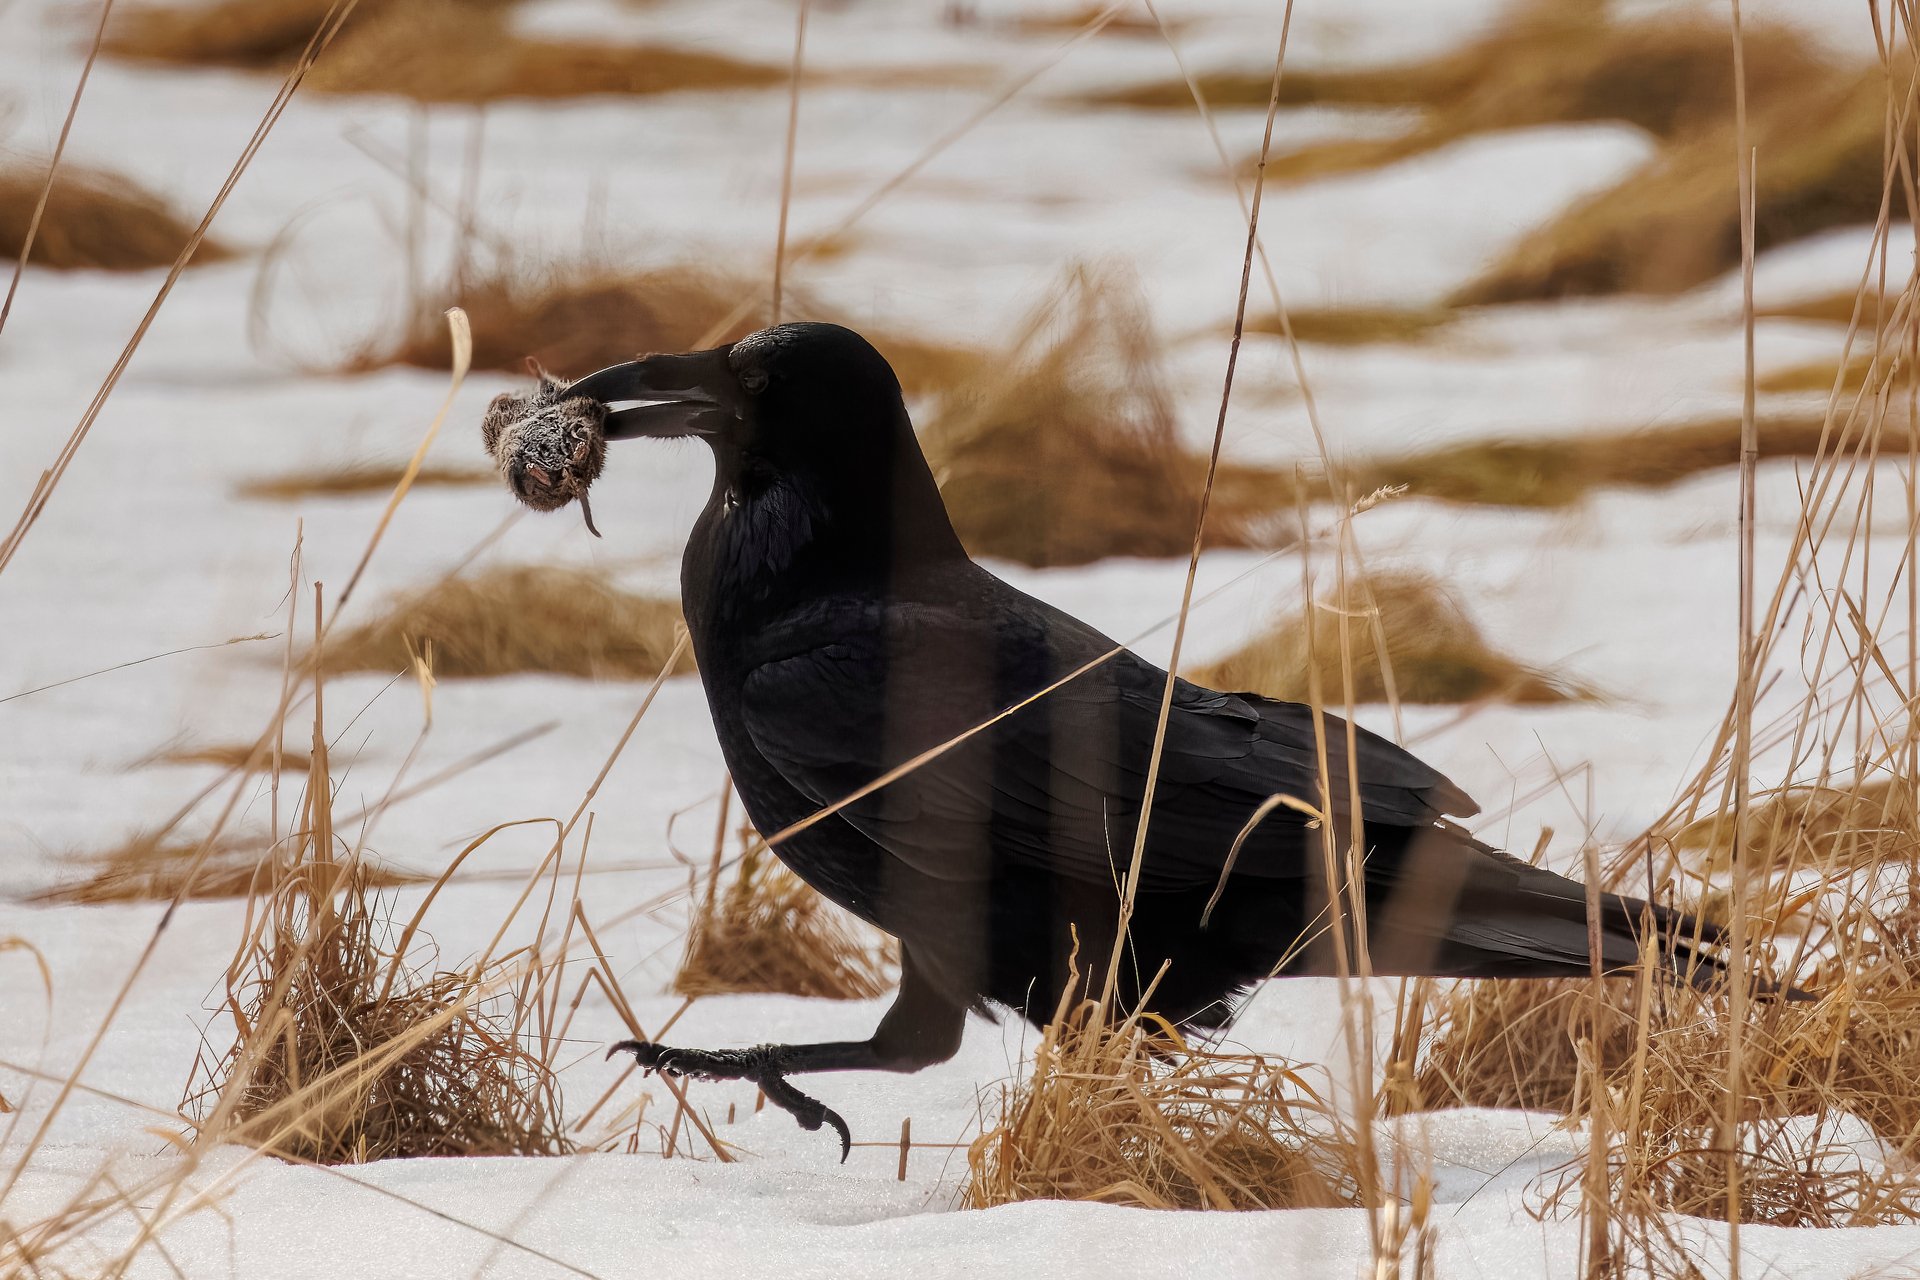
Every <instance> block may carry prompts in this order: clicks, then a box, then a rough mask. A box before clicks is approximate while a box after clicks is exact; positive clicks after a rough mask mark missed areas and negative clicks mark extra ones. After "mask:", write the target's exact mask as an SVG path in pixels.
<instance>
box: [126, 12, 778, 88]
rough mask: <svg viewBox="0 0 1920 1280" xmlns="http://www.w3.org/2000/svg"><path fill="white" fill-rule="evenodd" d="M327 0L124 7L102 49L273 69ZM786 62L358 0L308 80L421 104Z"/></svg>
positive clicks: (753, 71)
mask: <svg viewBox="0 0 1920 1280" xmlns="http://www.w3.org/2000/svg"><path fill="white" fill-rule="evenodd" d="M328 8H329V5H328V4H327V2H326V0H218V2H217V3H214V4H210V5H197V4H195V5H181V6H177V7H176V6H172V5H162V4H151V5H145V6H142V7H140V8H137V9H133V10H130V11H127V12H124V13H122V14H121V15H119V17H118V18H117V20H116V22H115V23H114V25H113V27H112V28H111V30H110V31H109V34H108V41H107V50H108V52H110V53H112V54H114V55H116V56H119V57H123V58H133V59H141V60H146V61H158V62H165V63H172V64H185V65H213V66H236V67H247V68H262V69H280V68H282V67H284V66H285V65H287V64H290V63H291V62H292V61H293V59H294V58H295V57H296V56H297V55H298V53H299V52H300V50H301V49H302V48H304V47H305V45H306V43H307V40H308V39H309V38H310V37H311V36H312V35H313V33H314V32H315V31H316V30H317V29H318V28H319V26H320V24H321V21H322V19H323V18H324V16H325V15H326V13H327V10H328ZM786 74H787V73H786V70H785V68H781V67H773V66H767V65H762V64H759V63H752V62H746V61H742V60H740V59H738V58H733V57H730V56H728V55H725V54H719V53H709V52H704V51H700V50H694V49H681V48H671V47H664V46H647V45H630V46H623V45H617V44H601V43H594V42H589V41H581V40H552V39H546V38H542V37H537V36H530V35H525V34H522V33H521V32H520V31H519V29H518V28H517V27H516V25H515V23H514V20H513V5H512V3H511V0H404V2H402V0H362V3H361V4H360V5H359V7H358V8H357V9H356V11H355V12H354V14H353V15H352V16H351V17H350V18H349V19H348V21H347V23H346V25H345V26H344V28H343V29H342V30H341V32H340V34H339V36H338V37H337V38H336V39H335V40H334V42H333V44H332V46H331V47H330V48H329V49H328V50H327V54H326V56H325V57H324V58H322V59H321V60H320V61H319V63H318V64H317V65H316V66H315V68H314V70H313V73H312V74H311V75H310V76H309V77H308V79H307V83H308V85H310V86H311V87H312V88H314V89H318V90H321V91H324V92H332V93H392V94H400V95H403V96H406V97H411V98H415V99H418V100H420V101H424V102H486V101H492V100H496V99H501V98H572V97H581V96H588V95H595V94H656V93H671V92H676V91H680V90H686V89H708V90H714V89H752V88H760V87H765V86H768V85H773V84H777V83H780V82H781V81H783V80H784V79H785V78H786Z"/></svg>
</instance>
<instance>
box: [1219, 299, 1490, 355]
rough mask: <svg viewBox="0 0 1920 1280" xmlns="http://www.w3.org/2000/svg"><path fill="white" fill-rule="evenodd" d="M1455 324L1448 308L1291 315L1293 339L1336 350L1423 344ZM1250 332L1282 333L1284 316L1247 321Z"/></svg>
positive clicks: (1349, 309) (1309, 310) (1320, 311)
mask: <svg viewBox="0 0 1920 1280" xmlns="http://www.w3.org/2000/svg"><path fill="white" fill-rule="evenodd" d="M1453 321H1454V313H1453V312H1452V311H1451V310H1449V309H1448V308H1446V307H1327V308H1306V309H1302V310H1297V311H1289V312H1287V323H1288V325H1289V326H1291V327H1292V329H1293V336H1294V337H1295V338H1297V339H1299V340H1300V341H1301V342H1318V343H1322V344H1324V345H1326V346H1333V347H1355V346H1365V345H1368V344H1371V343H1381V342H1421V341H1424V340H1425V339H1427V338H1431V337H1433V336H1434V335H1435V334H1437V333H1438V332H1439V331H1440V330H1442V329H1444V328H1446V327H1447V326H1448V325H1450V324H1452V323H1453ZM1247 330H1248V332H1250V333H1281V332H1284V330H1283V329H1282V328H1281V325H1280V317H1278V316H1275V315H1265V316H1257V317H1254V318H1251V319H1249V320H1248V321H1247Z"/></svg>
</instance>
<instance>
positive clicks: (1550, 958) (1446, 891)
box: [1367, 825, 1810, 999]
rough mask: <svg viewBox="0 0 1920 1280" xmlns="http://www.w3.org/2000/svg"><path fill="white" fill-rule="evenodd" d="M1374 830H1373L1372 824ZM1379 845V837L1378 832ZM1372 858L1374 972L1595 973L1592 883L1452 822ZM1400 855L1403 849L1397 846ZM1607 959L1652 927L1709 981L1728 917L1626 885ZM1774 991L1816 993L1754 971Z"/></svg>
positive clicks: (1665, 951)
mask: <svg viewBox="0 0 1920 1280" xmlns="http://www.w3.org/2000/svg"><path fill="white" fill-rule="evenodd" d="M1370 835H1371V833H1370ZM1370 843H1371V841H1370ZM1376 848H1377V850H1378V855H1384V856H1374V857H1370V858H1369V859H1368V863H1367V896H1368V921H1367V935H1368V951H1369V958H1370V960H1371V962H1372V967H1373V970H1374V972H1375V973H1381V974H1405V975H1409V976H1417V975H1425V976H1440V977H1461V978H1552V977H1584V976H1586V975H1588V974H1590V973H1592V972H1593V958H1592V939H1593V937H1594V934H1595V932H1596V931H1595V930H1593V929H1591V928H1590V927H1589V923H1588V919H1587V889H1586V886H1585V885H1582V884H1580V883H1578V882H1577V881H1573V880H1569V879H1568V878H1566V877H1565V876H1562V875H1557V874H1555V873H1554V872H1551V871H1548V870H1546V869H1545V868H1542V867H1536V866H1532V865H1530V864H1528V863H1525V862H1521V861H1520V860H1519V859H1517V858H1514V857H1512V856H1511V855H1509V854H1506V853H1503V852H1501V851H1500V850H1498V849H1495V848H1493V847H1491V846H1489V845H1486V844H1482V843H1481V842H1480V841H1478V840H1475V839H1474V838H1473V837H1472V836H1470V835H1468V834H1467V833H1466V832H1465V831H1463V830H1461V829H1460V828H1458V827H1454V826H1451V825H1446V826H1435V827H1429V828H1425V829H1422V830H1419V831H1415V832H1409V833H1408V838H1407V839H1406V841H1405V843H1404V844H1402V845H1401V847H1400V848H1399V849H1397V850H1395V849H1393V848H1392V847H1391V846H1388V847H1385V848H1380V847H1379V846H1376ZM1396 855H1397V856H1396ZM1599 906H1600V921H1599V928H1598V930H1597V933H1598V936H1599V942H1600V967H1601V970H1602V972H1605V973H1624V972H1626V971H1629V970H1632V969H1634V968H1636V967H1637V966H1638V965H1639V963H1640V954H1641V939H1642V938H1643V937H1644V936H1646V935H1647V934H1648V932H1649V931H1651V933H1652V935H1653V938H1654V940H1655V947H1656V948H1657V951H1658V954H1659V955H1660V957H1661V958H1662V960H1663V961H1664V962H1665V964H1666V966H1667V967H1668V968H1669V969H1670V970H1672V972H1673V973H1674V974H1675V975H1676V976H1677V977H1678V978H1680V979H1681V980H1682V981H1685V982H1687V983H1690V984H1691V985H1693V986H1695V987H1700V988H1710V987H1713V986H1715V985H1718V984H1719V983H1720V982H1722V981H1724V980H1725V978H1726V976H1727V974H1728V972H1729V958H1728V957H1727V956H1726V954H1725V948H1726V941H1727V939H1726V931H1725V929H1724V927H1722V926H1719V925H1716V924H1712V923H1710V922H1707V921H1704V920H1702V919H1700V918H1699V917H1697V916H1693V915H1689V914H1688V913H1686V912H1682V911H1676V910H1674V909H1672V908H1670V907H1663V906H1660V905H1658V904H1657V903H1649V902H1643V901H1641V900H1639V899H1637V898H1628V897H1623V896H1621V895H1619V894H1613V893H1603V894H1601V895H1599ZM1755 989H1756V991H1757V992H1758V993H1759V994H1761V995H1763V996H1767V997H1784V998H1786V999H1807V998H1810V997H1808V995H1807V993H1806V992H1803V991H1800V990H1798V989H1797V988H1794V987H1791V986H1783V985H1781V984H1779V983H1776V982H1774V981H1772V980H1771V979H1756V980H1755Z"/></svg>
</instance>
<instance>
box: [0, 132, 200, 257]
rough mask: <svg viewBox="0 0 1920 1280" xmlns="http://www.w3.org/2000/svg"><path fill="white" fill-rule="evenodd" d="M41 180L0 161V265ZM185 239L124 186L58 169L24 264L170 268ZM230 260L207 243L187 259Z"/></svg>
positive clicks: (18, 239) (165, 211)
mask: <svg viewBox="0 0 1920 1280" xmlns="http://www.w3.org/2000/svg"><path fill="white" fill-rule="evenodd" d="M46 178H47V175H46V171H45V170H44V169H41V168H38V167H35V166H31V165H25V164H20V163H17V162H9V161H7V160H5V159H4V158H0V258H9V259H12V258H18V257H19V256H20V252H21V249H22V247H23V246H25V244H26V242H27V228H28V227H29V226H30V225H32V222H33V210H34V207H35V206H36V205H37V204H38V203H39V201H40V191H41V188H42V186H43V185H44V184H45V183H46ZM192 236H193V226H192V224H190V223H188V222H185V221H183V220H182V219H181V218H180V217H179V215H177V214H176V213H175V212H174V211H173V209H172V208H171V207H169V206H168V204H167V202H166V201H164V200H162V199H160V198H159V197H158V196H156V195H154V194H152V193H151V192H149V191H147V190H145V189H143V188H142V187H140V186H139V185H138V184H137V183H135V182H133V181H132V180H131V179H128V178H123V177H120V176H119V175H117V174H112V173H104V172H101V171H99V170H96V169H85V168H81V167H80V166H77V165H74V164H67V163H63V164H62V165H61V166H60V169H59V172H58V173H56V174H55V175H54V180H53V190H52V191H51V192H49V193H48V195H47V207H46V211H45V212H44V213H43V214H42V215H41V219H40V229H39V231H38V232H37V233H36V234H35V236H34V240H33V251H32V257H31V259H30V261H31V262H32V263H33V265H34V266H36V267H49V268H53V269H56V270H68V271H81V270H90V271H144V270H147V269H149V268H154V267H170V266H172V265H173V261H174V259H175V258H177V257H178V256H179V255H180V250H182V249H184V248H185V247H186V244H187V241H188V240H189V239H191V238H192ZM229 256H231V255H230V253H229V251H228V250H227V249H225V248H223V247H222V246H221V245H220V244H219V243H218V242H217V241H214V240H211V239H208V240H203V241H201V243H200V247H199V248H198V249H196V250H195V251H194V255H193V260H194V261H195V262H196V263H207V262H217V261H219V260H220V259H222V258H226V257H229Z"/></svg>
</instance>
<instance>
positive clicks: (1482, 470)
mask: <svg viewBox="0 0 1920 1280" xmlns="http://www.w3.org/2000/svg"><path fill="white" fill-rule="evenodd" d="M1830 385H1831V383H1823V384H1822V385H1821V388H1820V389H1821V390H1823V391H1824V390H1826V389H1827V388H1828V386H1830ZM1823 428H1824V423H1823V422H1822V420H1821V419H1820V418H1819V417H1801V418H1771V419H1766V420H1763V421H1762V422H1761V423H1760V424H1759V442H1760V457H1761V459H1762V460H1767V459H1777V458H1812V457H1815V456H1817V454H1818V451H1819V448H1820V443H1821V436H1822V432H1823ZM1906 434H1907V433H1906V432H1905V431H1904V430H1902V429H1899V428H1896V427H1893V426H1889V427H1888V428H1887V430H1886V432H1885V442H1884V443H1883V445H1882V447H1883V448H1888V449H1893V450H1896V451H1898V452H1901V453H1904V452H1905V451H1906V447H1907V446H1906ZM1835 435H1836V437H1837V435H1838V432H1837V430H1836V433H1835ZM1834 447H1835V442H1834V441H1833V440H1829V441H1828V442H1827V449H1828V450H1829V452H1831V451H1832V449H1833V448H1834ZM1739 461H1740V423H1739V420H1738V419H1733V418H1725V419H1712V420H1708V421H1704V422H1693V423H1686V424H1684V425H1681V426H1674V427H1660V428H1656V429H1650V430H1645V431H1617V432H1595V433H1580V434H1574V435H1566V436H1560V437H1557V438H1553V439H1542V440H1485V441H1472V442H1468V443H1465V444H1451V445H1441V446H1440V447H1438V448H1435V449H1430V450H1425V451H1422V452H1418V453H1410V454H1406V455H1404V456H1401V457H1397V458H1386V457H1376V458H1362V459H1359V460H1357V461H1355V462H1353V463H1351V464H1350V465H1349V466H1348V467H1347V469H1346V479H1347V483H1348V484H1349V486H1350V487H1351V488H1352V489H1353V490H1354V491H1355V492H1360V493H1366V492H1371V491H1373V490H1375V489H1379V488H1382V487H1389V486H1401V485H1404V486H1405V487H1406V490H1407V492H1408V494H1409V495H1411V496H1414V497H1422V498H1435V499H1438V500H1440V501H1442V502H1458V503H1467V504H1473V505H1479V506H1507V507H1563V506H1569V505H1572V504H1573V503H1576V502H1579V501H1581V500H1582V499H1584V498H1586V497H1587V496H1588V495H1589V494H1592V493H1594V492H1595V491H1596V490H1600V489H1607V488H1637V489H1657V488H1663V487H1665V486H1667V485H1672V484H1677V483H1679V482H1680V481H1682V480H1685V479H1687V478H1688V477H1690V476H1695V475H1699V474H1700V473H1702V472H1705V471H1713V470H1717V469H1720V468H1723V467H1732V466H1737V465H1738V464H1739ZM1308 484H1309V496H1314V497H1323V496H1325V493H1326V485H1325V482H1324V480H1321V479H1319V478H1317V477H1309V481H1308Z"/></svg>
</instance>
